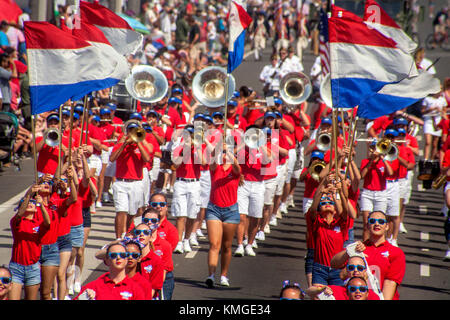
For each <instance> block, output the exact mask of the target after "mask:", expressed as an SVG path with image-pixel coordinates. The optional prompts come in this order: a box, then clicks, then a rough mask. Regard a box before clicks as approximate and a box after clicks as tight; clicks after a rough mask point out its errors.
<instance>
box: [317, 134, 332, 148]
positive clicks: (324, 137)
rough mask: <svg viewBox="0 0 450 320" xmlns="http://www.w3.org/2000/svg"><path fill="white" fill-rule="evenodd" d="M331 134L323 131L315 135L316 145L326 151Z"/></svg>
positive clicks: (330, 140) (329, 145) (329, 144)
mask: <svg viewBox="0 0 450 320" xmlns="http://www.w3.org/2000/svg"><path fill="white" fill-rule="evenodd" d="M331 142H332V139H331V134H329V133H327V132H324V133H321V134H319V136H318V137H317V142H316V146H317V149H319V150H320V151H328V150H330V148H331Z"/></svg>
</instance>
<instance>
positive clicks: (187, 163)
mask: <svg viewBox="0 0 450 320" xmlns="http://www.w3.org/2000/svg"><path fill="white" fill-rule="evenodd" d="M186 148H187V147H186ZM184 149H185V146H184V144H183V143H182V144H181V145H179V146H178V147H177V148H175V150H174V151H173V156H174V157H177V156H181V157H183V161H182V162H181V164H180V166H179V167H178V168H177V170H176V176H177V178H184V179H200V170H201V163H200V160H199V159H198V155H197V152H195V148H194V147H193V146H191V150H190V152H191V153H190V155H189V154H184V153H183V151H185V150H184ZM187 151H188V152H189V149H188V150H187Z"/></svg>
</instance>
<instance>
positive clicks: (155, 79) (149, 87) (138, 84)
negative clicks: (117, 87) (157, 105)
mask: <svg viewBox="0 0 450 320" xmlns="http://www.w3.org/2000/svg"><path fill="white" fill-rule="evenodd" d="M125 86H126V89H127V91H128V93H129V94H130V95H131V97H133V98H134V99H135V100H139V101H141V102H145V103H154V102H158V101H160V100H161V99H162V98H163V97H164V96H165V95H166V94H167V90H168V89H169V83H168V82H167V78H166V76H165V75H164V73H162V71H161V70H159V69H157V68H155V67H152V66H147V65H138V66H135V67H133V69H131V74H130V75H129V76H128V77H127V78H126V79H125Z"/></svg>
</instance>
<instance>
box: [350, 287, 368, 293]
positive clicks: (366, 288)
mask: <svg viewBox="0 0 450 320" xmlns="http://www.w3.org/2000/svg"><path fill="white" fill-rule="evenodd" d="M347 289H348V291H350V292H351V293H354V292H356V291H357V290H358V291H359V292H361V293H365V292H367V291H368V290H369V288H368V287H367V286H348V288H347Z"/></svg>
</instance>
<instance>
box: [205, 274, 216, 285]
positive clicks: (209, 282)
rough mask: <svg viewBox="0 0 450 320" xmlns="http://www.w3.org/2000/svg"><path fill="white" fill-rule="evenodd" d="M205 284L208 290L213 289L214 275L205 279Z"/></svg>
mask: <svg viewBox="0 0 450 320" xmlns="http://www.w3.org/2000/svg"><path fill="white" fill-rule="evenodd" d="M205 283H206V286H207V287H208V288H214V275H213V274H212V275H210V276H209V277H208V278H206V280H205Z"/></svg>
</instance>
